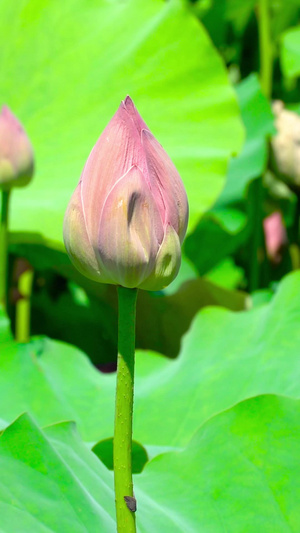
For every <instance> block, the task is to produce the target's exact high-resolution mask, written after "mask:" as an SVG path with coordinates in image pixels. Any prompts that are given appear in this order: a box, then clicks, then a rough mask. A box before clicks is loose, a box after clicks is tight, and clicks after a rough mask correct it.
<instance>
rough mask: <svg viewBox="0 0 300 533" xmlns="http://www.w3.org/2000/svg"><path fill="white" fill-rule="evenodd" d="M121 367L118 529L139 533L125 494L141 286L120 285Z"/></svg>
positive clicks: (129, 487)
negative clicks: (128, 286) (138, 292)
mask: <svg viewBox="0 0 300 533" xmlns="http://www.w3.org/2000/svg"><path fill="white" fill-rule="evenodd" d="M118 298H119V326H118V368H117V390H116V412H115V434H114V476H115V498H116V514H117V531H118V533H135V531H136V527H135V514H134V512H132V511H130V510H129V509H128V507H127V505H126V503H125V500H124V496H131V497H132V496H133V483H132V467H131V459H132V412H133V386H134V351H135V313H136V299H137V289H126V288H124V287H119V288H118Z"/></svg>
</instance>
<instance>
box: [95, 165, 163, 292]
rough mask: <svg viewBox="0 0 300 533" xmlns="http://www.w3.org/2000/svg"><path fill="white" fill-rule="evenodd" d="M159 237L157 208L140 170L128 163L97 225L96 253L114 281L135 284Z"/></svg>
mask: <svg viewBox="0 0 300 533" xmlns="http://www.w3.org/2000/svg"><path fill="white" fill-rule="evenodd" d="M162 240H163V227H162V223H161V219H160V215H159V212H158V210H157V207H156V205H155V203H154V202H153V199H152V196H151V194H150V191H149V189H148V186H147V184H146V183H145V180H144V178H143V175H142V173H141V171H140V170H139V169H138V168H137V167H132V168H131V169H130V170H129V171H128V172H127V174H125V176H123V177H122V178H121V179H120V180H119V181H118V182H117V183H116V185H115V186H114V188H113V189H112V190H111V192H110V194H109V195H108V197H107V199H106V202H105V205H104V207H103V210H102V216H101V220H100V225H99V241H98V250H99V256H100V257H101V260H102V262H103V264H104V267H105V270H106V271H107V272H109V273H110V276H111V278H112V279H113V280H114V281H115V283H120V284H121V285H124V286H125V287H138V286H139V285H140V283H141V282H142V281H143V280H144V279H145V278H146V277H148V276H149V274H150V272H151V270H152V269H153V267H154V264H155V258H156V255H157V252H158V250H159V246H160V243H161V242H162Z"/></svg>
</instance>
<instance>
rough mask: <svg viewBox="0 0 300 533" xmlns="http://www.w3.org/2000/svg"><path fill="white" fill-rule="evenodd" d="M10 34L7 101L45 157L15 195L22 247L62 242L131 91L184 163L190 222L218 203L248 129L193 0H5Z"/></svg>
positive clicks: (1, 26)
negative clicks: (75, 197)
mask: <svg viewBox="0 0 300 533" xmlns="http://www.w3.org/2000/svg"><path fill="white" fill-rule="evenodd" d="M0 35H1V47H0V72H1V76H0V100H2V101H6V103H7V104H8V105H9V106H10V107H11V109H12V110H13V111H14V113H15V114H16V115H17V116H18V117H19V118H20V119H21V121H22V122H23V123H24V125H25V127H26V129H27V131H28V134H29V136H30V138H31V140H32V143H33V145H34V148H35V153H36V169H37V171H36V175H35V177H34V180H33V182H32V184H31V185H30V186H29V187H28V188H27V189H26V190H22V191H21V190H18V191H15V192H14V195H13V199H12V229H13V230H14V231H16V232H22V234H20V235H19V239H20V240H21V242H22V241H23V242H24V240H25V241H27V242H32V241H36V240H37V239H38V238H39V235H40V236H42V237H44V238H45V239H46V240H47V242H48V244H49V241H51V243H52V244H53V245H54V246H59V245H62V223H63V216H64V212H65V210H66V206H67V204H68V201H69V199H70V196H71V193H72V191H73V190H74V188H75V186H76V185H77V182H78V180H79V177H80V174H81V171H82V169H83V166H84V164H85V161H86V159H87V157H88V155H89V153H90V151H91V148H92V147H93V145H94V144H95V142H96V140H97V138H98V137H99V135H100V133H101V132H102V130H103V128H104V127H105V125H106V123H107V122H108V120H109V119H110V118H111V116H112V115H113V113H114V112H115V111H116V109H117V107H118V105H119V103H120V101H121V99H124V98H125V96H126V94H130V95H131V97H132V98H133V99H134V101H135V103H136V105H137V107H138V109H139V111H140V112H141V114H142V116H143V117H144V119H145V121H146V122H147V123H148V125H149V127H150V128H151V129H152V131H153V133H154V134H155V135H156V136H157V138H158V139H159V141H160V142H161V143H162V144H163V145H164V147H165V148H166V150H167V152H168V153H169V154H170V156H171V157H172V158H173V159H174V162H175V164H176V165H177V166H178V169H179V171H180V173H181V175H182V177H183V180H184V183H185V185H186V188H187V192H188V195H189V199H190V210H191V217H190V222H191V225H193V224H194V223H195V222H196V221H197V220H198V219H199V216H200V215H201V214H202V213H203V212H204V211H205V210H206V209H207V208H208V207H209V206H210V205H212V203H213V202H214V200H215V199H216V197H217V195H218V194H219V192H220V190H221V188H222V186H223V182H224V178H225V173H226V166H227V161H228V158H229V156H230V154H232V153H233V152H234V153H236V152H237V151H238V149H239V147H240V144H241V141H242V137H243V134H242V126H241V122H240V119H239V116H238V107H237V103H236V99H235V96H234V92H233V90H232V88H231V86H230V84H229V82H228V76H227V73H226V70H225V67H224V65H223V63H222V60H221V58H220V57H219V55H218V53H217V51H216V50H215V48H214V47H213V45H212V43H211V42H210V39H209V37H208V35H207V33H206V31H205V30H204V29H203V28H202V26H201V25H200V24H199V22H198V21H197V20H196V18H194V17H193V15H192V14H191V13H190V12H189V10H188V9H187V7H185V5H184V2H180V1H178V0H172V1H170V2H164V1H163V0H156V1H155V2H153V0H144V1H143V2H141V1H140V0H127V1H126V0H125V1H124V2H109V1H107V0H100V1H99V0H97V1H96V0H94V1H90V0H68V2H55V1H53V0H46V1H44V2H40V1H39V0H33V1H31V2H27V0H21V1H19V2H10V1H9V0H5V1H4V2H1V5H0ZM24 233H25V234H24ZM28 233H30V235H28Z"/></svg>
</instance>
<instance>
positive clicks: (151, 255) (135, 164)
mask: <svg viewBox="0 0 300 533" xmlns="http://www.w3.org/2000/svg"><path fill="white" fill-rule="evenodd" d="M187 222H188V202H187V197H186V193H185V190H184V186H183V183H182V181H181V179H180V176H179V174H178V172H177V170H176V168H175V166H174V165H173V163H172V161H171V160H170V158H169V157H168V155H167V154H166V152H165V151H164V149H163V148H162V147H161V145H160V144H159V143H158V142H157V140H156V139H155V137H154V136H153V135H152V133H151V132H150V131H149V129H148V127H147V126H146V124H145V122H144V121H143V119H142V118H141V116H140V115H139V113H138V112H137V110H136V108H135V106H134V104H133V102H132V100H131V99H130V98H129V96H127V98H126V99H125V101H124V102H121V105H120V107H119V109H118V111H117V112H116V114H115V115H114V116H113V118H112V119H111V121H110V122H109V124H108V125H107V127H106V128H105V130H104V132H103V133H102V135H101V136H100V138H99V140H98V141H97V143H96V145H95V146H94V148H93V150H92V152H91V153H90V156H89V158H88V160H87V162H86V165H85V167H84V169H83V173H82V175H81V178H80V181H79V184H78V186H77V188H76V189H75V191H74V193H73V196H72V198H71V201H70V203H69V206H68V208H67V211H66V215H65V220H64V241H65V246H66V249H67V252H68V254H69V255H70V258H71V260H72V262H73V263H74V265H75V266H76V267H77V268H78V270H79V271H80V272H81V273H82V274H84V275H86V276H87V277H89V278H91V279H93V280H96V281H100V282H102V283H113V284H116V285H122V286H124V287H129V288H133V287H139V288H142V289H146V290H160V289H162V288H164V287H166V286H167V285H168V284H169V283H170V282H171V281H172V280H173V279H174V278H175V277H176V275H177V273H178V270H179V267H180V261H181V249H180V246H181V243H182V241H183V239H184V236H185V232H186V228H187Z"/></svg>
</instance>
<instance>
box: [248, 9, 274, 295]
mask: <svg viewBox="0 0 300 533" xmlns="http://www.w3.org/2000/svg"><path fill="white" fill-rule="evenodd" d="M257 24H258V35H259V53H260V82H261V88H262V92H263V93H264V95H265V96H266V97H267V98H270V97H271V94H272V76H273V57H272V42H271V34H270V6H269V0H258V3H257ZM263 197H264V195H263V177H262V176H260V177H259V178H258V179H256V180H255V181H254V182H253V183H252V185H251V187H250V191H249V200H250V204H251V205H250V211H251V217H252V227H253V233H252V236H251V259H250V273H249V288H250V292H253V291H255V290H257V289H259V288H260V285H261V281H262V267H263V265H264V264H265V261H266V253H265V242H264V231H263Z"/></svg>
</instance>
